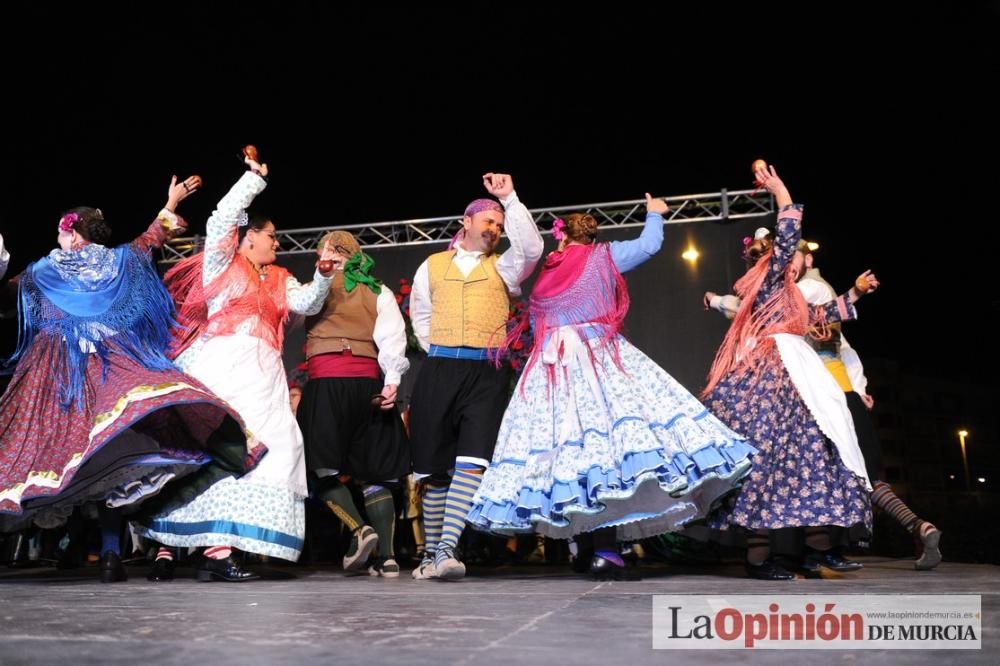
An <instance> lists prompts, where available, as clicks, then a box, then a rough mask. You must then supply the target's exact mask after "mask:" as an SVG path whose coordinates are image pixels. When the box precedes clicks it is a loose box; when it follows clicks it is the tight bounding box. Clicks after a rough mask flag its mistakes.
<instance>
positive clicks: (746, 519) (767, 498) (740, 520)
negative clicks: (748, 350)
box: [705, 349, 871, 530]
mask: <svg viewBox="0 0 1000 666" xmlns="http://www.w3.org/2000/svg"><path fill="white" fill-rule="evenodd" d="M761 368H762V369H761V370H760V372H759V373H757V374H756V375H754V374H751V373H747V374H746V375H744V376H743V377H742V378H739V379H734V378H733V376H732V375H730V376H728V377H725V378H723V379H722V381H720V382H719V384H718V385H717V386H716V387H715V388H714V389H713V390H712V393H711V394H709V395H708V396H707V398H706V400H705V404H706V405H707V406H708V408H709V409H710V410H711V411H712V413H713V414H715V415H716V416H718V417H719V418H720V419H721V420H722V421H723V422H724V423H726V424H727V425H729V427H731V428H734V429H736V430H738V431H740V432H741V433H743V434H744V435H746V436H747V438H748V440H749V441H750V443H751V444H753V446H754V447H756V448H757V454H756V455H755V456H754V457H753V471H752V472H751V473H750V475H749V476H748V477H747V478H746V479H745V480H744V482H743V488H742V489H741V491H740V493H739V494H738V495H736V496H734V497H733V498H731V499H730V501H728V502H727V503H726V504H725V505H724V506H723V507H722V509H721V510H720V511H719V512H717V513H716V514H713V515H712V516H711V518H710V519H709V521H708V524H709V526H710V527H713V528H716V529H726V528H727V527H730V526H740V527H745V528H747V529H752V530H757V529H767V530H773V529H780V528H784V527H809V526H814V527H819V526H840V527H848V528H850V527H857V526H864V527H865V528H867V529H870V527H871V503H870V501H869V498H868V491H867V489H866V488H865V483H864V481H863V480H862V479H861V478H859V477H858V476H857V475H856V474H854V473H853V472H851V471H850V470H849V469H847V467H846V466H845V465H844V463H843V461H842V460H841V459H840V456H839V455H838V454H837V449H836V447H835V446H834V445H833V443H832V442H830V440H828V439H827V438H826V437H825V436H824V435H823V433H822V432H821V431H820V428H819V426H818V425H817V424H816V420H815V418H813V415H812V414H811V413H810V411H809V409H808V408H807V407H806V405H805V403H804V402H803V401H802V398H801V397H800V395H799V393H798V390H797V389H796V388H795V385H794V383H793V382H792V379H791V377H790V376H789V374H788V371H787V370H786V369H785V366H784V365H783V364H782V362H781V357H780V355H779V354H778V351H777V349H775V350H774V351H772V353H771V355H770V356H769V357H768V358H767V359H766V361H765V363H763V364H762V366H761Z"/></svg>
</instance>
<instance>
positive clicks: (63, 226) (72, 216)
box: [59, 213, 80, 232]
mask: <svg viewBox="0 0 1000 666" xmlns="http://www.w3.org/2000/svg"><path fill="white" fill-rule="evenodd" d="M79 221H80V216H79V215H77V214H76V213H66V214H65V215H63V216H62V217H61V218H59V231H63V232H70V231H73V227H74V226H75V225H76V223H77V222H79Z"/></svg>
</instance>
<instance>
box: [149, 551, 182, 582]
mask: <svg viewBox="0 0 1000 666" xmlns="http://www.w3.org/2000/svg"><path fill="white" fill-rule="evenodd" d="M175 564H176V563H175V562H174V561H173V560H169V559H167V558H165V557H161V558H160V559H158V560H156V561H155V562H153V568H152V569H150V570H149V573H148V574H146V580H148V581H150V582H153V583H159V582H162V581H165V580H173V579H174V566H175Z"/></svg>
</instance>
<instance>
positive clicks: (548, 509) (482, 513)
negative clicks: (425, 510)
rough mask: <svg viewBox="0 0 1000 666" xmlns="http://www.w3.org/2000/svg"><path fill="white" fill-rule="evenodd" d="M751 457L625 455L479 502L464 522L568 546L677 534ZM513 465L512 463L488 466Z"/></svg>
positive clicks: (738, 449) (730, 449)
mask: <svg viewBox="0 0 1000 666" xmlns="http://www.w3.org/2000/svg"><path fill="white" fill-rule="evenodd" d="M756 453H757V451H756V449H754V448H753V447H752V446H750V445H749V444H747V443H746V442H744V441H742V440H738V439H734V440H730V441H729V442H728V443H727V444H724V445H718V444H711V445H708V446H705V447H703V448H701V449H698V450H697V451H694V452H691V453H684V452H680V453H677V454H675V455H673V456H671V458H670V459H669V460H668V459H667V458H666V456H665V455H664V453H663V450H662V449H658V450H652V451H639V452H632V453H629V454H626V456H625V457H624V459H623V460H622V461H621V463H620V464H619V465H618V466H617V467H616V468H614V469H610V470H604V469H601V468H600V467H599V466H596V465H595V466H593V467H591V468H590V469H588V470H585V471H581V472H579V473H578V475H577V477H576V478H575V479H573V480H570V481H560V480H557V479H553V480H552V483H551V485H549V486H548V487H547V488H544V489H540V488H537V487H536V488H531V487H528V486H523V487H522V488H521V490H520V491H519V492H518V494H517V498H516V500H510V499H507V500H496V499H492V498H488V497H479V498H478V501H477V503H476V504H474V505H473V507H472V509H471V510H470V512H469V515H468V521H469V523H470V524H472V525H473V527H476V528H477V529H482V530H487V531H490V532H495V533H498V534H517V533H525V532H538V533H541V534H544V535H546V536H550V537H553V538H570V537H572V536H574V535H576V534H579V533H581V532H590V531H593V530H595V529H600V528H603V527H618V528H619V538H620V539H622V540H632V539H641V538H645V537H647V536H654V535H656V534H662V533H663V532H668V531H674V530H677V529H679V528H681V527H683V526H684V525H686V524H687V523H689V522H690V521H692V520H697V519H699V518H703V517H704V516H705V515H707V514H708V512H709V511H711V509H712V507H713V506H714V505H716V504H718V502H719V501H720V500H721V499H722V498H723V497H724V496H725V495H727V494H728V493H729V492H730V491H731V490H733V489H734V488H736V487H738V485H739V482H740V480H741V479H742V478H743V477H744V476H746V475H747V474H748V473H749V471H750V468H751V458H752V457H753V456H754V455H755V454H756ZM494 464H496V465H502V464H518V462H517V461H509V462H508V461H500V462H498V463H494Z"/></svg>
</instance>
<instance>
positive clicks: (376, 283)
mask: <svg viewBox="0 0 1000 666" xmlns="http://www.w3.org/2000/svg"><path fill="white" fill-rule="evenodd" d="M374 266H375V260H374V259H372V258H371V257H369V256H368V255H367V254H365V253H364V252H355V253H354V255H353V256H352V257H351V258H350V259H348V260H347V263H346V264H344V289H346V290H347V292H348V293H350V292H352V291H354V288H355V287H357V286H358V285H359V284H363V285H366V286H367V287H368V288H369V289H371V290H372V291H373V292H375V295H376V296H377V295H379V294H381V293H382V282H381V281H380V280H379V279H378V278H375V277H372V276H371V272H372V268H373V267H374Z"/></svg>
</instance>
